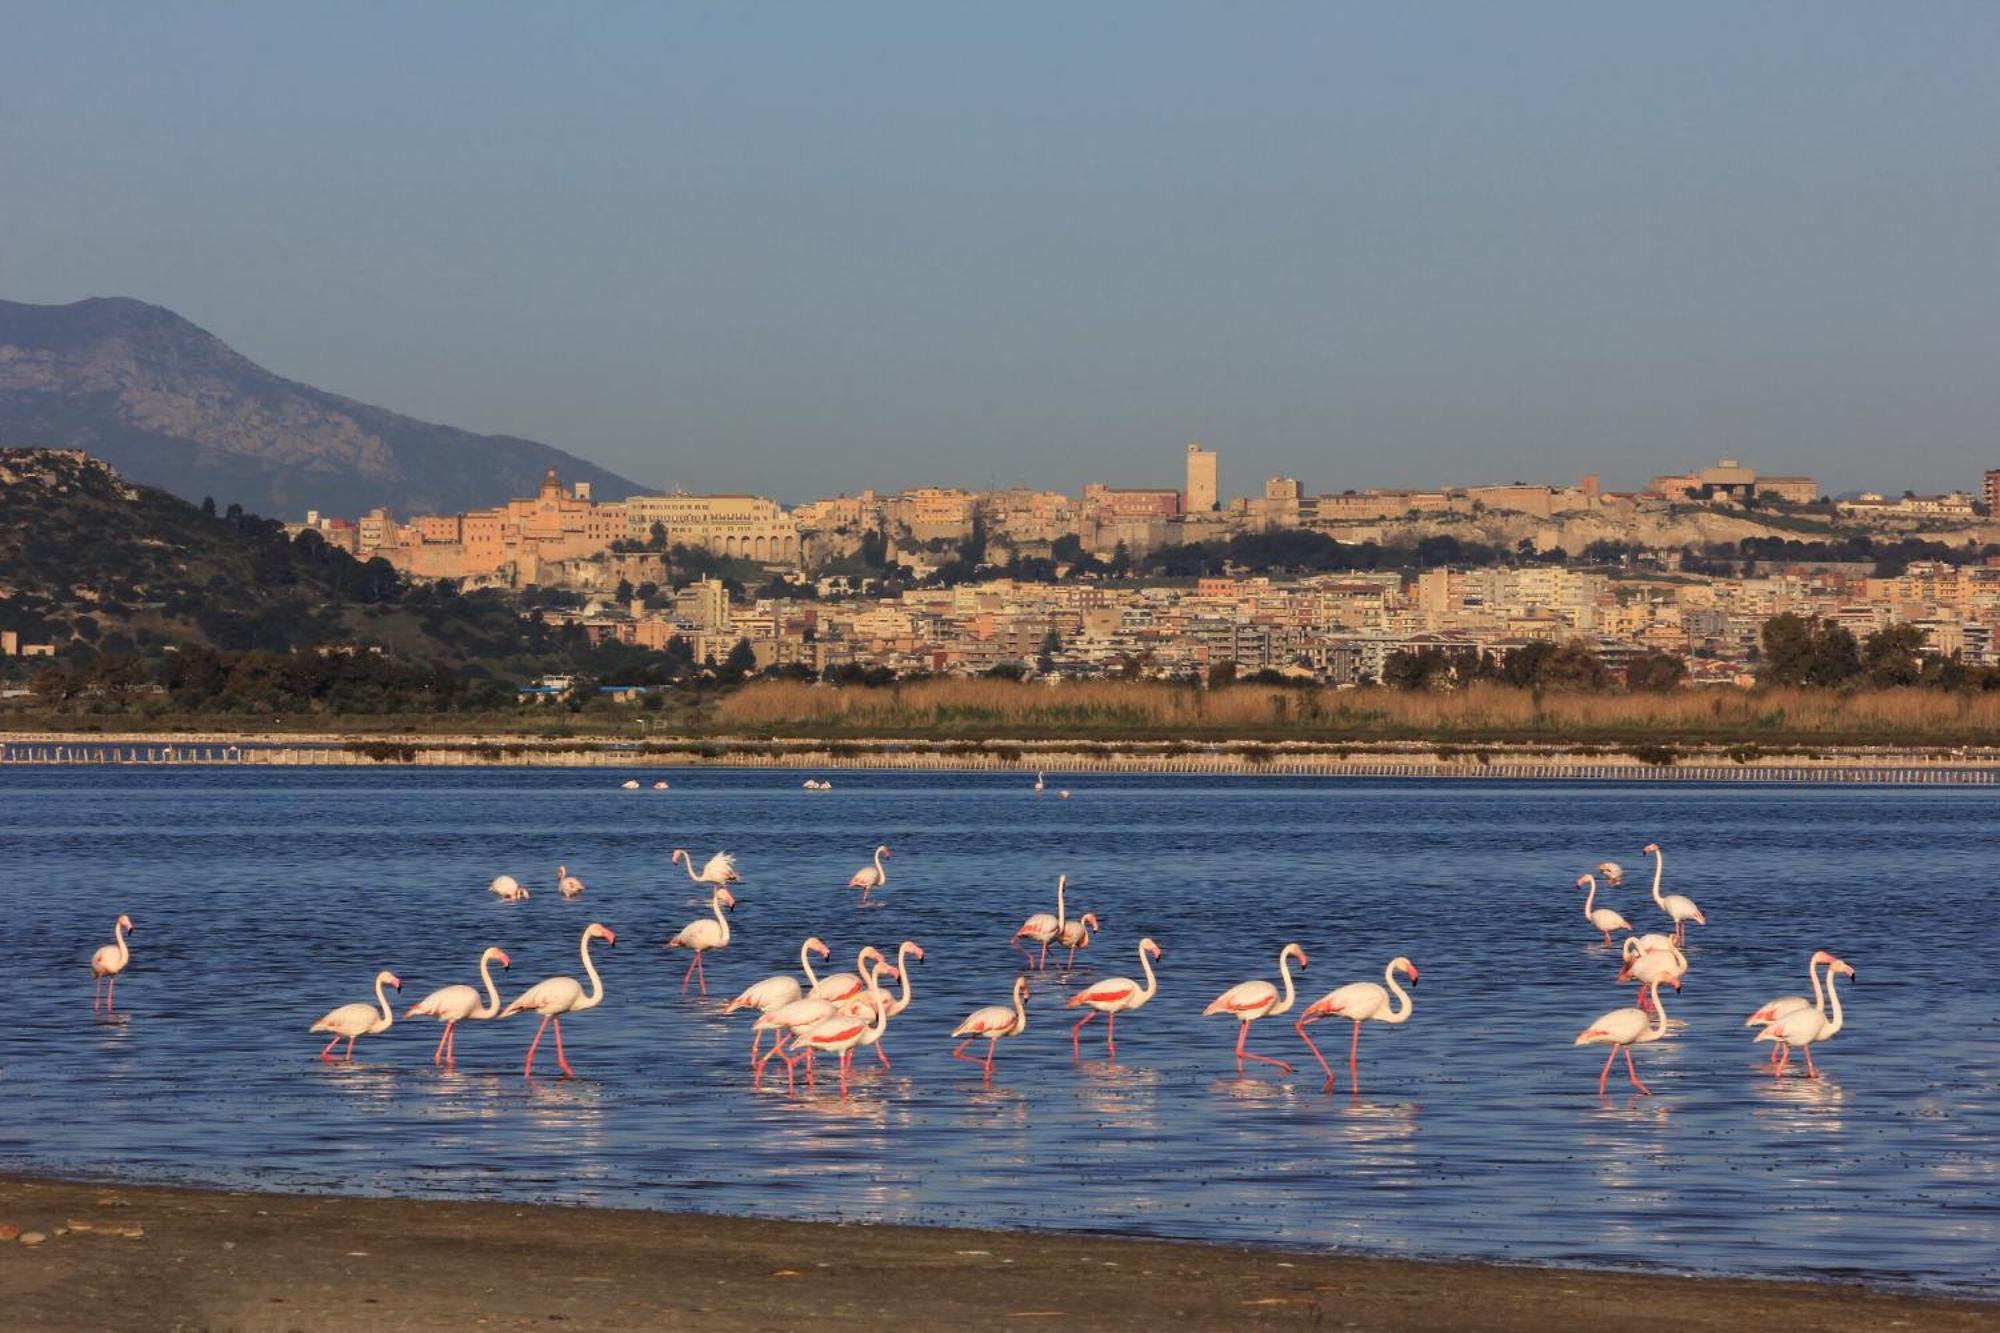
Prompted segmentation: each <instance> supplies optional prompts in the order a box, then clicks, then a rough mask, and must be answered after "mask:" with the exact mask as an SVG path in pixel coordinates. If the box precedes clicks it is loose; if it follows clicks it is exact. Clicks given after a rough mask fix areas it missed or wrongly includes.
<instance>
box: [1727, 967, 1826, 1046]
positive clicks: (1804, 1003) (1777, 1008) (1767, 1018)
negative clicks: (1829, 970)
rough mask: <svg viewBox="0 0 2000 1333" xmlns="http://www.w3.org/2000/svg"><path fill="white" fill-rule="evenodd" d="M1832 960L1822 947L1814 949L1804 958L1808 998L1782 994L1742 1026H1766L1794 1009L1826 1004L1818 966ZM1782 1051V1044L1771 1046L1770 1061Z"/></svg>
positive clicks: (1761, 1008) (1762, 1007) (1747, 1019)
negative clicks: (1809, 985) (1810, 993)
mask: <svg viewBox="0 0 2000 1333" xmlns="http://www.w3.org/2000/svg"><path fill="white" fill-rule="evenodd" d="M1832 961H1834V959H1833V955H1832V954H1830V953H1828V952H1827V951H1826V950H1824V949H1820V950H1817V951H1815V952H1814V954H1813V956H1812V957H1811V958H1809V959H1807V960H1806V976H1807V977H1808V978H1810V979H1811V981H1812V988H1813V994H1812V998H1811V999H1810V1000H1808V999H1807V998H1806V997H1805V996H1803V995H1782V996H1780V997H1778V998H1777V999H1775V1000H1772V1001H1771V1002H1770V1003H1769V1004H1766V1005H1762V1006H1760V1007H1759V1008H1758V1009H1757V1012H1755V1013H1753V1014H1751V1015H1750V1017H1748V1018H1746V1019H1744V1020H1743V1026H1744V1027H1746V1028H1761V1027H1767V1026H1769V1025H1770V1024H1772V1023H1775V1022H1777V1021H1778V1020H1779V1019H1781V1018H1783V1017H1785V1016H1786V1015H1787V1014H1790V1013H1792V1012H1794V1011H1796V1010H1799V1009H1820V1008H1824V1007H1825V1005H1826V993H1825V991H1823V990H1822V989H1821V987H1820V984H1819V968H1820V964H1822V963H1830V962H1832ZM1783 1053H1784V1049H1783V1047H1782V1046H1775V1045H1774V1046H1772V1047H1771V1063H1772V1064H1776V1063H1778V1057H1779V1056H1780V1055H1782V1054H1783Z"/></svg>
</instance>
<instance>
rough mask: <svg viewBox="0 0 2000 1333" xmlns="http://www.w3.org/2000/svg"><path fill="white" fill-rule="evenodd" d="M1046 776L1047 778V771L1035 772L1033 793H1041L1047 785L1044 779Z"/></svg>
mask: <svg viewBox="0 0 2000 1333" xmlns="http://www.w3.org/2000/svg"><path fill="white" fill-rule="evenodd" d="M1047 778H1048V774H1047V773H1042V772H1037V773H1036V774H1035V794H1036V795H1037V796H1039V795H1041V793H1042V792H1043V791H1044V790H1045V789H1046V788H1047V787H1048V785H1049V784H1048V782H1047V781H1046V779H1047Z"/></svg>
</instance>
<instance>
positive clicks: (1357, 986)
mask: <svg viewBox="0 0 2000 1333" xmlns="http://www.w3.org/2000/svg"><path fill="white" fill-rule="evenodd" d="M1398 972H1401V973H1402V974H1403V975H1404V976H1406V977H1408V978H1409V979H1410V984H1411V985H1412V986H1414V985H1416V984H1417V965H1416V964H1415V963H1413V962H1411V961H1410V960H1409V959H1407V958H1392V959H1390V960H1389V965H1388V966H1387V967H1385V968H1383V969H1382V980H1383V982H1384V983H1386V984H1387V986H1388V989H1387V990H1384V989H1383V988H1382V987H1381V986H1378V985H1376V984H1375V983H1374V982H1372V981H1355V982H1350V983H1349V984H1347V985H1345V986H1342V987H1340V988H1339V989H1337V990H1332V991H1328V992H1327V993H1326V994H1325V995H1322V996H1320V997H1319V998H1318V999H1317V1000H1314V1001H1313V1002H1312V1003H1311V1004H1309V1005H1307V1006H1306V1011H1305V1012H1304V1013H1302V1014H1300V1015H1299V1021H1298V1023H1297V1024H1296V1026H1297V1029H1298V1034H1299V1040H1301V1041H1303V1042H1304V1043H1305V1044H1306V1049H1307V1050H1309V1051H1311V1052H1312V1053H1313V1058H1314V1059H1315V1060H1318V1061H1319V1067H1320V1068H1321V1069H1324V1070H1326V1091H1328V1092H1332V1091H1333V1067H1332V1066H1331V1065H1329V1064H1327V1062H1326V1057H1325V1056H1324V1055H1321V1054H1320V1051H1319V1047H1317V1046H1315V1045H1313V1039H1312V1038H1311V1037H1308V1036H1307V1035H1306V1024H1308V1023H1317V1022H1318V1021H1319V1020H1320V1019H1322V1018H1346V1019H1351V1020H1352V1021H1353V1023H1354V1039H1353V1040H1352V1041H1350V1042H1349V1043H1348V1044H1347V1075H1348V1082H1349V1084H1351V1085H1352V1086H1353V1089H1354V1091H1355V1092H1357V1093H1358V1092H1360V1091H1361V1025H1362V1024H1363V1023H1365V1022H1367V1021H1368V1020H1369V1019H1374V1020H1375V1021H1376V1022H1377V1023H1407V1022H1409V1021H1410V1011H1411V1010H1413V1009H1415V1008H1416V1007H1417V1004H1416V1001H1415V1000H1412V999H1411V998H1410V997H1409V996H1408V995H1407V994H1405V993H1404V991H1403V988H1402V987H1401V986H1398V985H1397V984H1396V974H1397V973H1398ZM1391 994H1393V995H1394V996H1395V997H1396V1002H1400V1003H1401V1005H1402V1007H1401V1008H1397V1007H1396V1002H1392V1001H1391V1000H1390V999H1389V997H1390V995H1391Z"/></svg>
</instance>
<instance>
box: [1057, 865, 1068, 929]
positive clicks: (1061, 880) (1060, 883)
mask: <svg viewBox="0 0 2000 1333" xmlns="http://www.w3.org/2000/svg"><path fill="white" fill-rule="evenodd" d="M1068 884H1069V876H1068V875H1058V876H1056V929H1057V930H1061V929H1062V928H1063V925H1064V923H1065V922H1066V921H1067V920H1068V918H1067V917H1065V916H1064V915H1063V889H1064V888H1065V887H1067V886H1068Z"/></svg>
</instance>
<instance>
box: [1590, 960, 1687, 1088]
mask: <svg viewBox="0 0 2000 1333" xmlns="http://www.w3.org/2000/svg"><path fill="white" fill-rule="evenodd" d="M1666 984H1667V985H1670V986H1672V987H1673V988H1674V989H1675V990H1679V989H1680V988H1681V983H1680V980H1679V979H1678V978H1675V979H1674V980H1672V981H1669V982H1667V983H1666ZM1660 985H1661V983H1660V982H1659V981H1658V980H1655V981H1653V982H1651V983H1649V984H1648V986H1647V988H1646V989H1647V991H1648V993H1649V995H1650V997H1651V999H1652V1002H1653V1011H1652V1013H1650V1014H1648V1013H1647V1012H1646V1011H1645V1010H1644V1009H1636V1008H1629V1007H1628V1008H1624V1009H1613V1010H1612V1011H1611V1012H1610V1013H1608V1014H1605V1015H1604V1016H1603V1017H1601V1018H1599V1019H1598V1020H1597V1021H1596V1022H1595V1023H1592V1024H1591V1025H1590V1026H1589V1027H1587V1028H1585V1029H1584V1030H1583V1031H1582V1032H1581V1033H1579V1034H1578V1035H1577V1039H1576V1041H1575V1042H1574V1043H1572V1044H1573V1045H1577V1046H1596V1045H1600V1044H1602V1045H1606V1046H1609V1047H1610V1048H1611V1052H1610V1054H1608V1055H1606V1056H1605V1057H1604V1068H1603V1069H1602V1070H1600V1071H1599V1072H1598V1075H1597V1095H1598V1096H1600V1097H1602V1096H1603V1095H1604V1082H1605V1080H1606V1079H1608V1078H1610V1077H1611V1062H1612V1061H1613V1060H1615V1059H1617V1058H1618V1052H1620V1051H1623V1052H1625V1072H1626V1073H1627V1074H1628V1075H1630V1076H1631V1079H1632V1086H1633V1087H1635V1088H1637V1089H1638V1090H1639V1091H1640V1092H1642V1093H1644V1094H1645V1095H1646V1096H1648V1097H1650V1096H1652V1095H1653V1090H1652V1089H1651V1088H1649V1087H1647V1086H1646V1085H1645V1084H1643V1083H1641V1082H1640V1081H1639V1071H1638V1070H1637V1069H1634V1068H1633V1067H1632V1048H1633V1047H1634V1046H1636V1045H1638V1044H1640V1043H1642V1042H1648V1041H1658V1040H1659V1039H1660V1038H1662V1037H1664V1036H1666V1035H1667V1011H1666V1009H1665V1007H1664V1006H1662V1005H1661V1004H1660Z"/></svg>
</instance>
